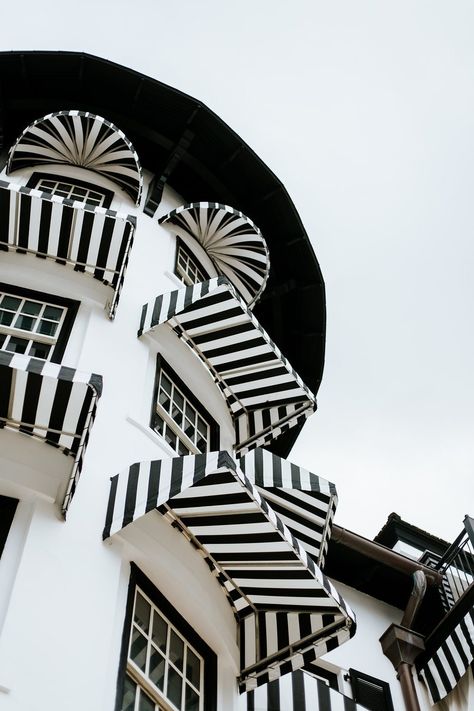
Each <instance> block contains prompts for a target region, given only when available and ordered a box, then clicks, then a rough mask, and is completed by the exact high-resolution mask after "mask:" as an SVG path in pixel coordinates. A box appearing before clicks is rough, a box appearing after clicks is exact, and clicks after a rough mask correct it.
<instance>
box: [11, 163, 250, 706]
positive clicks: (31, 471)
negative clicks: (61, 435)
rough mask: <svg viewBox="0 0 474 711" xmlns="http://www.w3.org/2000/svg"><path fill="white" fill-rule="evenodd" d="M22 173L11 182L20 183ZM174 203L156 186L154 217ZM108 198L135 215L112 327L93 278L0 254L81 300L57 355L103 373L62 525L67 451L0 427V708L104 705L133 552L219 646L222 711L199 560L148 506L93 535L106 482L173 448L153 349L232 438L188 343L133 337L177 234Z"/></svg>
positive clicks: (231, 648) (232, 643) (15, 269)
mask: <svg viewBox="0 0 474 711" xmlns="http://www.w3.org/2000/svg"><path fill="white" fill-rule="evenodd" d="M45 170H46V169H45ZM28 172H31V171H24V172H22V173H21V174H20V173H16V174H15V175H14V176H12V179H13V180H14V181H16V182H18V183H19V184H24V183H26V181H27V179H28ZM47 172H57V173H58V174H64V175H72V176H73V177H74V176H76V177H78V178H79V177H80V178H81V179H83V180H88V181H90V182H93V183H96V184H97V185H104V186H107V187H110V185H109V181H107V180H106V179H104V178H101V177H100V176H96V175H95V174H93V175H92V174H90V173H89V172H88V171H84V170H82V169H78V168H74V169H70V168H66V167H64V168H60V167H53V166H47ZM0 177H2V178H3V176H0ZM149 177H150V176H148V175H147V176H146V180H148V179H149ZM181 202H182V201H181V200H180V198H179V196H177V195H176V194H174V193H173V192H172V191H170V190H165V194H164V196H163V202H162V203H161V206H160V214H163V213H165V212H168V211H169V210H171V209H173V208H174V207H177V206H178V205H179V204H181ZM111 207H112V209H117V210H120V211H121V212H125V213H127V214H135V215H137V222H138V224H137V230H136V232H135V239H134V245H133V248H132V252H131V256H130V261H129V266H128V270H127V273H126V277H125V284H124V288H123V290H122V294H121V299H120V302H119V306H118V310H117V314H116V318H115V320H114V321H113V322H112V321H110V320H109V319H108V318H107V316H106V314H105V312H104V308H103V307H104V302H105V298H107V287H105V286H103V285H102V284H100V283H99V282H97V281H96V280H94V279H93V278H92V277H90V276H88V275H85V274H80V273H77V272H74V270H73V269H72V268H69V267H67V266H63V265H58V264H56V263H55V262H53V261H51V262H50V261H45V260H40V259H37V258H36V257H34V256H31V255H19V254H15V253H3V252H2V253H1V257H0V281H4V282H6V283H11V284H14V285H16V286H21V287H25V288H30V289H36V290H38V291H45V292H47V293H52V294H58V295H63V296H67V297H68V298H72V299H77V300H79V301H80V302H81V305H80V308H79V311H78V314H77V318H76V323H75V325H74V329H73V333H72V335H71V338H70V340H69V343H68V346H67V348H66V352H65V355H64V358H63V363H64V364H65V365H68V366H71V367H74V368H78V369H79V370H83V371H86V372H89V371H92V372H95V373H99V374H101V375H102V376H103V378H104V389H103V395H102V398H101V399H100V401H99V406H98V411H97V418H96V421H95V423H94V426H93V428H92V431H91V437H90V441H89V445H88V449H87V452H86V457H85V463H84V468H83V472H82V477H81V480H80V482H79V485H78V488H77V493H76V496H75V498H74V500H73V502H72V505H71V507H70V511H69V514H68V518H67V522H63V521H61V520H60V518H59V516H58V509H57V505H56V504H55V503H54V499H55V497H56V493H57V487H58V481H60V480H61V477H64V476H65V474H64V472H65V471H66V473H67V468H68V467H70V466H71V465H72V461H73V460H72V458H66V457H65V456H64V455H63V454H62V453H60V452H58V451H57V450H54V449H53V448H52V447H48V446H47V445H45V444H44V443H42V442H37V441H33V440H32V439H31V438H30V437H28V436H27V435H23V434H20V433H18V432H12V431H8V430H3V431H0V493H1V494H5V495H10V496H17V497H19V498H20V499H21V503H20V506H19V509H18V512H17V515H16V516H15V519H14V523H13V526H12V530H11V532H10V535H9V538H8V540H7V544H6V547H5V551H4V555H3V556H2V559H1V561H0V626H1V636H0V687H3V691H2V690H1V689H0V707H1V708H5V709H8V711H43V710H44V711H46V709H47V710H48V711H60V710H61V711H63V710H64V709H65V708H67V709H68V711H84V709H94V710H95V709H97V711H112V709H113V707H114V703H115V684H116V677H117V670H118V660H119V652H120V645H121V637H122V631H123V619H124V612H125V602H126V595H127V588H128V582H129V562H130V561H131V560H134V561H135V562H136V563H137V564H138V565H139V567H140V568H142V570H143V571H144V572H145V573H146V574H147V575H148V577H149V578H150V579H151V580H152V581H153V583H154V584H155V585H156V586H157V587H158V589H160V590H161V592H162V593H163V594H164V595H165V596H166V597H168V598H169V599H171V601H172V604H173V605H174V606H175V607H176V608H177V609H178V611H179V612H180V614H181V615H182V616H183V617H184V618H185V619H186V620H187V621H188V622H189V623H190V624H191V625H193V626H194V627H195V628H196V630H197V631H198V633H199V634H200V635H201V636H202V637H203V639H204V640H205V641H206V642H207V643H208V644H209V646H210V647H211V648H212V649H214V650H215V651H216V652H217V653H218V654H219V708H223V709H224V708H225V709H232V708H233V707H234V703H236V700H237V694H236V682H235V678H236V675H237V672H238V658H237V645H236V638H235V621H234V618H233V615H232V613H231V610H230V607H229V605H228V603H227V601H226V600H225V597H224V595H223V593H222V591H221V589H220V586H219V584H218V583H217V582H216V580H215V579H214V578H212V577H211V576H210V575H209V572H208V568H207V566H206V565H205V564H204V563H203V561H202V559H201V558H200V557H199V555H198V554H197V553H196V552H195V551H194V550H193V549H192V548H191V546H190V545H189V544H188V543H187V542H186V541H185V540H184V538H183V537H182V536H181V535H180V534H178V533H176V531H174V530H173V529H171V528H170V527H169V526H168V524H167V523H165V522H164V521H163V520H162V519H161V518H160V517H159V516H158V514H157V516H156V519H155V520H154V521H153V522H152V523H153V525H152V526H151V527H150V520H149V519H147V521H146V522H145V524H146V525H145V524H144V525H143V526H137V527H136V528H134V530H133V531H131V530H130V531H127V532H126V533H124V535H123V536H122V537H117V538H116V539H114V541H112V542H111V543H110V542H109V543H102V536H101V534H102V529H103V526H104V521H105V512H106V505H107V500H108V494H109V479H110V477H111V476H113V475H115V474H116V473H118V472H119V471H121V470H123V469H126V468H127V467H128V466H129V465H130V464H131V463H133V462H135V461H140V460H146V459H154V458H155V459H162V458H163V457H166V456H171V455H172V454H173V452H172V451H171V449H170V448H169V447H168V445H167V444H166V443H165V442H164V441H162V439H161V438H160V437H159V436H158V435H156V434H155V433H154V432H153V431H152V430H151V429H150V427H149V422H150V413H151V407H152V396H153V386H154V378H155V367H156V354H157V352H161V353H162V354H163V355H164V357H165V359H166V360H167V361H168V362H169V363H170V365H172V367H173V368H174V369H175V370H176V371H177V373H178V375H180V377H181V378H182V379H183V381H185V383H186V384H187V385H188V387H189V388H190V389H191V390H192V392H193V393H194V394H195V395H196V397H197V398H198V399H199V400H200V401H201V402H202V403H203V405H204V406H205V407H206V409H207V410H208V411H209V412H210V414H211V415H212V416H213V417H214V419H215V420H216V421H217V422H219V423H220V426H221V448H223V449H231V448H232V445H233V442H234V432H233V427H232V421H231V417H230V415H229V412H228V410H227V406H226V403H225V401H224V399H223V397H222V395H221V393H220V391H219V390H218V389H217V387H216V386H215V385H214V383H213V381H212V379H211V376H210V375H209V373H208V372H207V370H206V369H205V367H204V366H203V364H202V363H201V362H200V361H199V360H198V358H197V357H196V356H195V355H194V354H193V353H192V351H191V350H190V349H189V348H188V347H187V346H186V345H185V344H184V343H182V342H181V341H179V339H178V338H177V336H175V334H173V333H172V332H171V331H170V329H169V328H168V327H167V326H161V327H160V328H159V329H158V334H157V337H153V338H152V337H148V336H146V337H143V338H142V339H138V338H137V335H136V334H137V329H138V325H139V320H140V313H141V307H142V305H143V304H144V303H146V302H147V301H149V300H151V299H154V297H155V296H157V295H158V294H159V293H162V292H165V291H170V290H172V289H175V288H179V287H180V286H182V284H181V282H179V280H178V279H177V278H176V277H175V276H174V274H173V269H174V259H175V238H174V237H173V236H172V235H170V234H169V233H168V231H166V230H165V229H164V228H162V227H160V226H159V225H158V223H157V220H156V219H151V218H149V217H147V216H145V215H144V214H143V213H142V212H141V211H140V210H139V209H137V208H135V207H134V206H133V204H132V202H131V200H129V199H128V197H127V196H125V195H123V196H121V197H117V198H116V199H115V200H114V202H113V204H112V206H111ZM196 246H197V248H198V249H199V246H198V245H196ZM202 261H203V262H204V261H205V259H204V258H202ZM25 680H27V682H26V681H25Z"/></svg>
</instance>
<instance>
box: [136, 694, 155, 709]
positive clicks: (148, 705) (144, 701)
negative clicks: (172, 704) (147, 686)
mask: <svg viewBox="0 0 474 711" xmlns="http://www.w3.org/2000/svg"><path fill="white" fill-rule="evenodd" d="M138 711H155V702H154V701H152V699H150V697H149V696H147V694H145V692H144V691H143V689H140V702H139V704H138Z"/></svg>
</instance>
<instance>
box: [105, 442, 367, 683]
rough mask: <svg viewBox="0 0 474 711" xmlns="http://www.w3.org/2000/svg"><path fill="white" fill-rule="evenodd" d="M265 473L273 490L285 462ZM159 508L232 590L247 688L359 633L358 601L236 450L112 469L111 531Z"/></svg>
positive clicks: (242, 676)
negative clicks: (320, 561)
mask: <svg viewBox="0 0 474 711" xmlns="http://www.w3.org/2000/svg"><path fill="white" fill-rule="evenodd" d="M265 474H266V477H267V481H268V484H269V485H270V486H269V489H270V490H272V489H273V488H274V485H275V484H276V483H279V474H278V470H275V472H274V475H273V476H272V475H271V472H270V467H268V466H267V467H266V470H265ZM259 476H260V475H259ZM313 476H314V475H313ZM265 488H266V487H265ZM156 508H158V511H159V512H160V513H161V514H162V515H163V516H164V518H165V519H166V520H167V521H168V522H169V523H171V524H172V525H173V526H175V527H176V528H178V529H179V530H181V531H182V532H183V533H184V534H185V535H186V537H187V539H188V540H192V541H193V545H194V546H195V547H197V548H199V549H200V551H201V553H202V555H203V556H204V558H205V559H206V560H207V562H208V565H209V567H210V569H211V570H213V571H215V575H216V578H217V580H218V582H219V583H220V584H221V586H222V589H223V591H224V592H225V594H226V596H227V599H228V602H229V604H230V605H231V607H232V610H233V612H234V615H235V617H236V620H237V624H238V639H239V647H240V668H241V672H240V678H239V684H240V690H241V692H243V691H250V690H251V689H254V688H256V687H257V686H260V685H262V684H266V683H268V682H269V681H272V680H274V679H277V678H278V677H280V676H281V675H282V674H286V673H287V672H289V671H294V670H295V669H299V668H301V667H302V666H304V665H305V664H308V663H310V662H311V661H313V660H314V659H315V658H316V657H318V656H321V655H322V654H324V653H326V652H327V651H329V650H330V649H333V648H334V647H336V646H338V645H339V644H341V643H342V642H344V641H346V640H347V639H349V637H351V636H352V634H353V633H354V631H355V619H354V615H353V613H352V611H351V610H350V608H348V607H347V605H346V604H345V603H344V601H343V600H342V598H341V597H340V596H339V594H338V592H337V591H336V589H335V588H334V586H333V585H332V584H331V582H330V581H329V580H328V579H327V578H326V577H325V576H324V575H323V573H322V572H321V570H320V569H319V568H318V566H317V565H316V564H315V563H314V561H313V560H312V558H311V556H308V555H307V554H306V552H305V550H304V549H303V547H302V546H301V545H300V543H299V541H298V540H297V539H296V538H295V536H294V535H293V534H292V533H291V532H290V530H289V529H288V528H287V527H286V526H285V525H284V523H283V522H282V520H281V519H280V517H279V516H278V515H277V514H276V513H275V511H274V510H273V509H272V507H271V505H269V504H268V503H267V502H266V501H265V500H264V498H263V497H262V496H261V495H260V493H259V492H258V491H257V488H256V487H255V486H254V485H253V484H252V482H251V481H250V479H249V478H248V477H246V476H245V474H244V472H243V470H242V469H241V467H240V465H239V462H238V461H237V460H235V459H234V458H233V457H232V456H231V455H230V454H229V453H228V452H211V453H208V454H199V455H189V456H185V457H174V458H171V459H165V460H157V461H146V462H139V463H137V464H133V465H132V466H131V467H129V468H128V469H127V470H125V471H123V472H122V473H120V474H118V475H117V476H115V477H113V478H112V480H111V492H110V498H109V504H108V509H107V517H106V524H105V529H104V539H106V538H108V537H109V536H111V535H113V534H115V533H117V532H119V531H121V530H122V529H123V528H124V527H126V526H127V525H130V524H132V522H136V521H138V520H139V519H140V518H141V517H143V516H145V515H146V514H148V513H150V512H152V511H154V510H155V509H156ZM153 515H156V514H153Z"/></svg>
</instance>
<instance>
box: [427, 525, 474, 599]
mask: <svg viewBox="0 0 474 711" xmlns="http://www.w3.org/2000/svg"><path fill="white" fill-rule="evenodd" d="M463 523H464V529H463V530H462V531H461V533H460V534H459V536H458V537H457V538H456V540H455V541H454V542H453V543H452V544H451V545H450V546H449V548H448V549H447V550H446V551H445V553H444V554H443V555H442V556H441V558H440V559H439V560H438V561H437V562H436V563H435V564H434V565H433V567H434V568H435V569H436V570H438V571H439V572H440V573H441V574H442V575H443V585H442V587H441V589H440V592H441V599H442V602H443V606H444V608H445V610H446V611H448V610H450V609H451V608H452V607H453V606H454V604H455V603H456V602H457V600H459V598H460V597H461V596H462V595H463V594H464V593H465V592H466V590H467V589H468V588H470V587H471V585H473V583H474V518H471V516H465V517H464V522H463Z"/></svg>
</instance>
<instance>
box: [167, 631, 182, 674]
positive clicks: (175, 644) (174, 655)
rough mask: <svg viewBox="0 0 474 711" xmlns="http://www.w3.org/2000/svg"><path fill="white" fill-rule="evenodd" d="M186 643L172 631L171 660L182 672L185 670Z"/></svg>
mask: <svg viewBox="0 0 474 711" xmlns="http://www.w3.org/2000/svg"><path fill="white" fill-rule="evenodd" d="M183 657H184V643H183V640H182V639H181V637H178V635H177V634H176V632H174V631H173V630H171V639H170V659H171V661H172V662H173V664H174V665H175V666H176V667H178V669H179V670H180V671H181V670H182V669H183Z"/></svg>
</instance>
